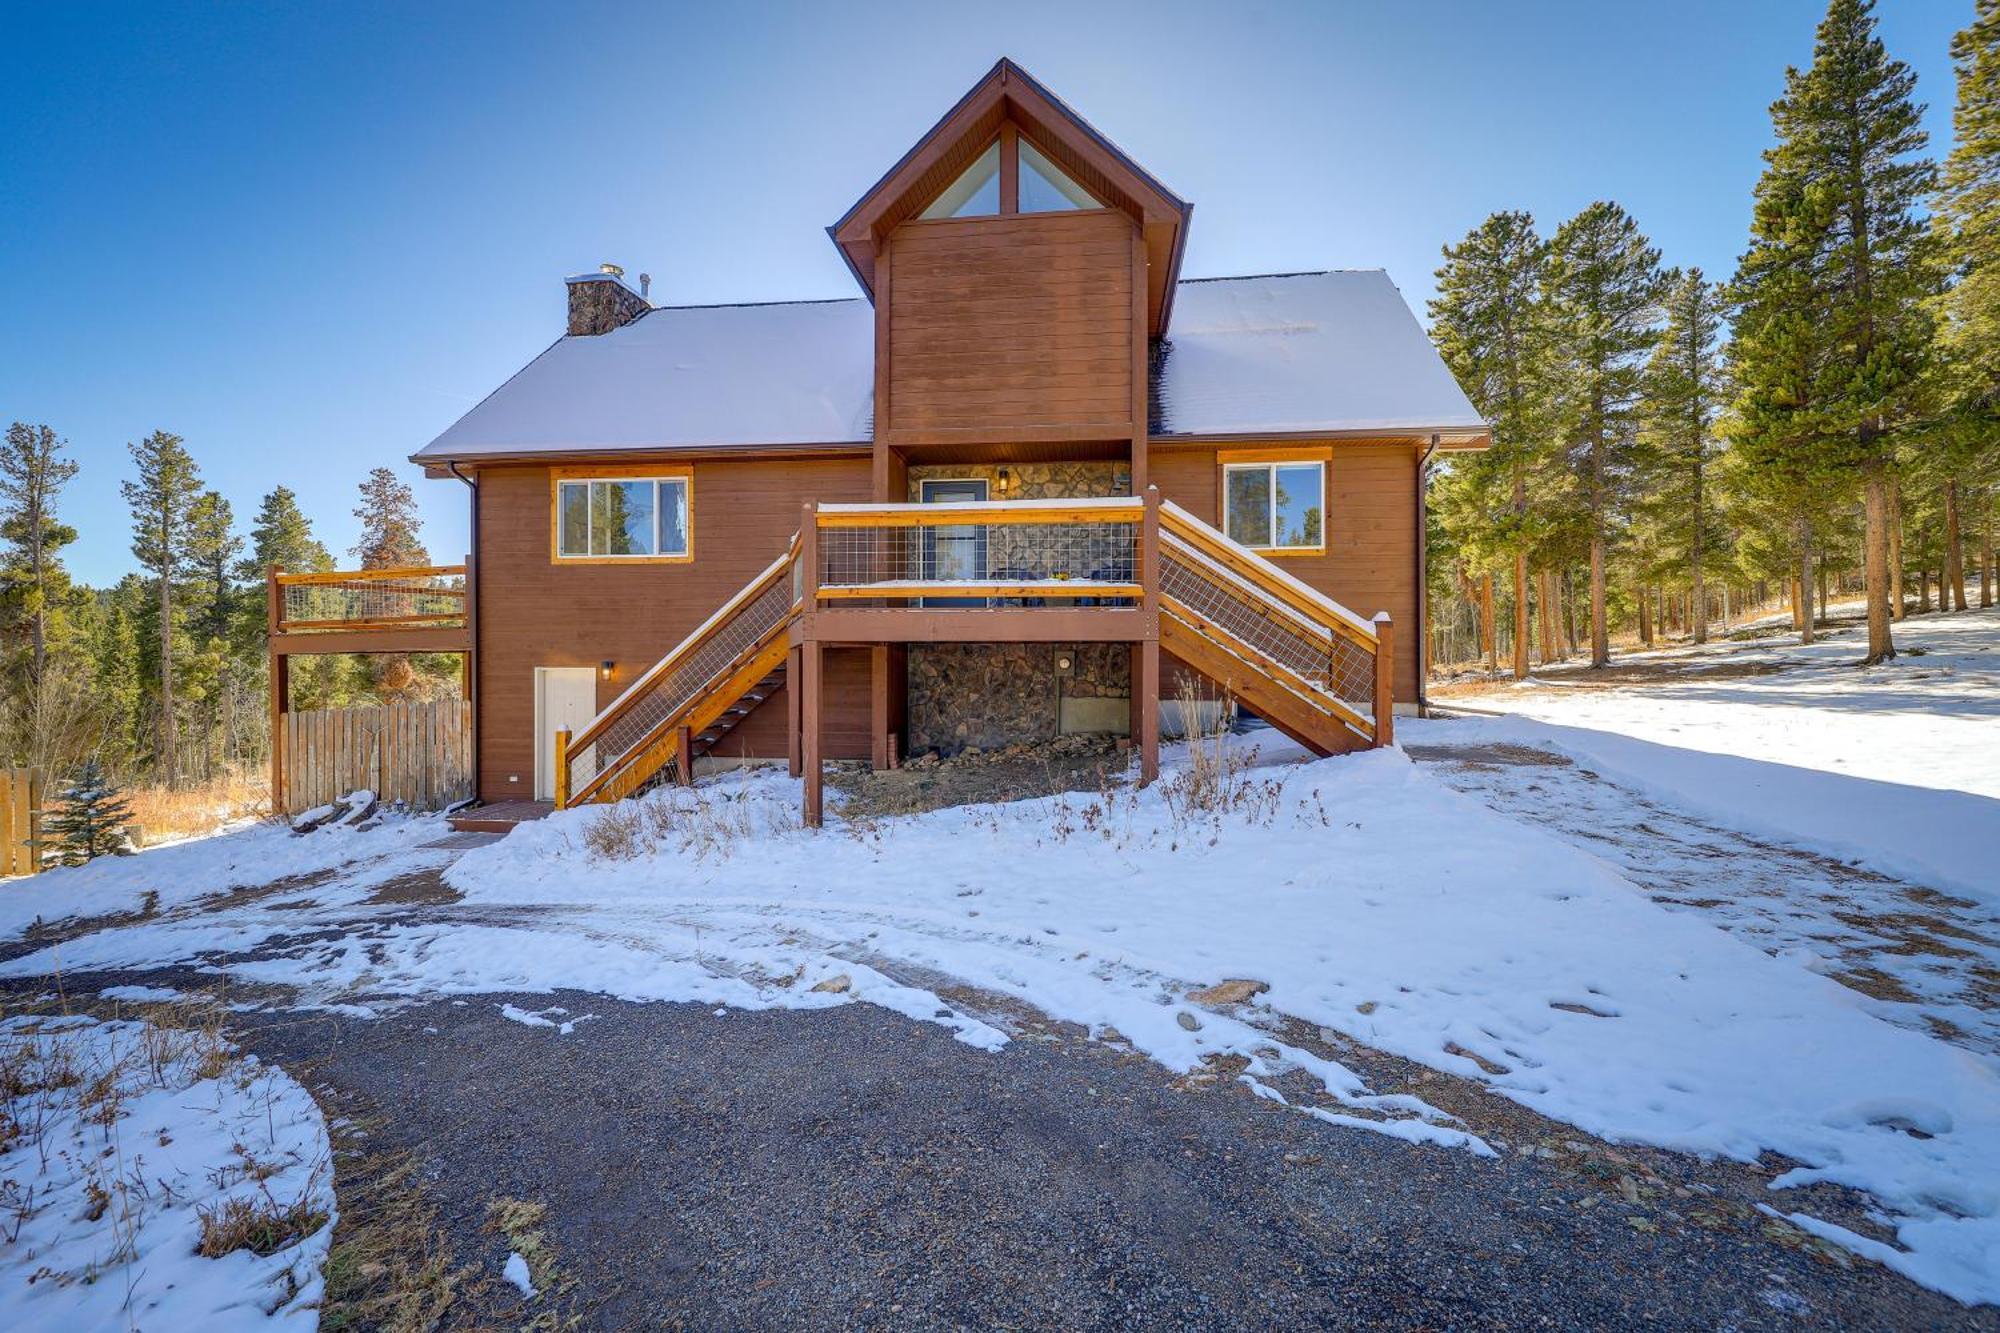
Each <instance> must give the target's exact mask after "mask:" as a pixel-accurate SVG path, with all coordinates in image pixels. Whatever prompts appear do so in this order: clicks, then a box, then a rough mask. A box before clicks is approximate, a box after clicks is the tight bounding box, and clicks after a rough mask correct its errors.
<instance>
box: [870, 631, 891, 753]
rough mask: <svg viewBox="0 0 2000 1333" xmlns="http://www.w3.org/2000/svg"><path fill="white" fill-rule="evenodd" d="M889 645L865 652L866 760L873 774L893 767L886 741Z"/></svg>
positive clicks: (881, 644) (887, 727) (889, 747)
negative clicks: (866, 693) (866, 686)
mask: <svg viewBox="0 0 2000 1333" xmlns="http://www.w3.org/2000/svg"><path fill="white" fill-rule="evenodd" d="M892 688H894V687H893V685H892V683H891V682H890V679H889V645H888V644H886V643H878V644H876V645H875V646H874V647H872V648H870V649H869V650H868V752H869V753H868V759H869V764H870V766H871V767H873V768H874V770H875V771H876V772H877V773H882V772H886V771H888V770H889V769H891V768H893V767H895V763H894V755H893V753H892V745H893V743H892V742H891V740H890V738H889V691H890V690H891V689H892Z"/></svg>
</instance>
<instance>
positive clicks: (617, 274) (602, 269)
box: [597, 264, 625, 278]
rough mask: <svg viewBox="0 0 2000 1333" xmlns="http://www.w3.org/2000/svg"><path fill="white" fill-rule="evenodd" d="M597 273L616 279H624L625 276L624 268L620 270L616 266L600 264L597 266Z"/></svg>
mask: <svg viewBox="0 0 2000 1333" xmlns="http://www.w3.org/2000/svg"><path fill="white" fill-rule="evenodd" d="M597 271H598V272H599V273H603V274H607V275H609V276H611V277H614V278H622V277H624V276H625V270H624V269H623V268H620V267H619V266H618V265H616V264H599V265H598V266H597Z"/></svg>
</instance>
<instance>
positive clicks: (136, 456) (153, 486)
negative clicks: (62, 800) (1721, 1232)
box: [122, 430, 201, 785]
mask: <svg viewBox="0 0 2000 1333" xmlns="http://www.w3.org/2000/svg"><path fill="white" fill-rule="evenodd" d="M131 451H132V461H133V462H134V463H136V464H137V465H138V468H139V479H138V480H137V481H128V482H125V483H123V485H122V489H123V491H124V495H125V503H126V505H127V506H128V507H129V508H130V509H131V510H132V554H133V556H134V557H136V558H137V559H138V561H139V564H140V566H141V567H143V568H144V569H146V570H147V571H149V572H150V573H151V574H152V575H153V580H154V583H155V585H156V587H155V592H156V594H157V596H158V599H159V607H158V610H159V626H158V634H159V649H160V660H159V686H160V688H159V708H160V716H159V738H160V753H159V762H160V771H161V773H162V774H163V775H164V776H165V780H166V782H167V783H168V784H169V785H172V784H174V783H175V782H177V781H178V780H179V774H180V768H179V765H178V763H177V762H176V756H175V750H174V740H175V736H174V729H175V716H174V642H173V639H174V584H175V583H176V581H178V580H180V579H182V578H185V577H186V576H187V574H188V572H189V562H190V556H191V550H190V541H191V528H192V519H193V511H194V506H195V502H196V500H198V499H199V498H200V496H201V472H200V470H199V469H198V468H196V467H195V462H194V459H193V457H192V456H190V455H189V453H188V451H187V449H186V448H185V447H184V445H183V444H182V442H181V437H180V436H178V435H173V434H170V433H168V432H166V431H163V430H156V431H154V432H153V433H152V434H151V435H148V436H147V437H146V438H145V439H144V440H141V441H140V442H139V443H137V444H135V445H132V446H131Z"/></svg>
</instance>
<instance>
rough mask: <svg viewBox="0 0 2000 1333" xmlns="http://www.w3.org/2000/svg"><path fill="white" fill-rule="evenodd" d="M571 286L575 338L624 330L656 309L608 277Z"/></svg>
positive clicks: (580, 279)
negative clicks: (619, 329)
mask: <svg viewBox="0 0 2000 1333" xmlns="http://www.w3.org/2000/svg"><path fill="white" fill-rule="evenodd" d="M568 286H569V336H570V337H572V338H590V337H595V336H596V335H597V334H600V333H609V332H611V330H613V329H617V328H623V327H624V326H625V325H627V324H630V323H631V322H632V321H633V320H635V319H637V318H639V316H641V315H643V314H645V313H646V312H647V311H648V310H651V309H652V308H653V307H652V305H651V304H650V303H649V302H648V301H647V300H646V298H644V297H643V296H640V295H639V293H637V292H635V291H633V290H632V289H631V288H630V287H627V286H626V285H625V284H624V283H623V282H622V281H620V280H619V279H617V278H614V277H612V276H611V275H610V274H608V273H606V274H603V275H601V276H600V275H597V274H586V275H584V276H582V277H576V278H571V279H569V283H568Z"/></svg>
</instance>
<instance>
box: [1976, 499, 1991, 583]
mask: <svg viewBox="0 0 2000 1333" xmlns="http://www.w3.org/2000/svg"><path fill="white" fill-rule="evenodd" d="M1993 574H1994V569H1993V496H1992V494H1991V493H1990V492H1988V493H1987V494H1985V495H1982V496H1980V497H1979V604H1980V605H1981V606H1991V605H1993Z"/></svg>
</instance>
